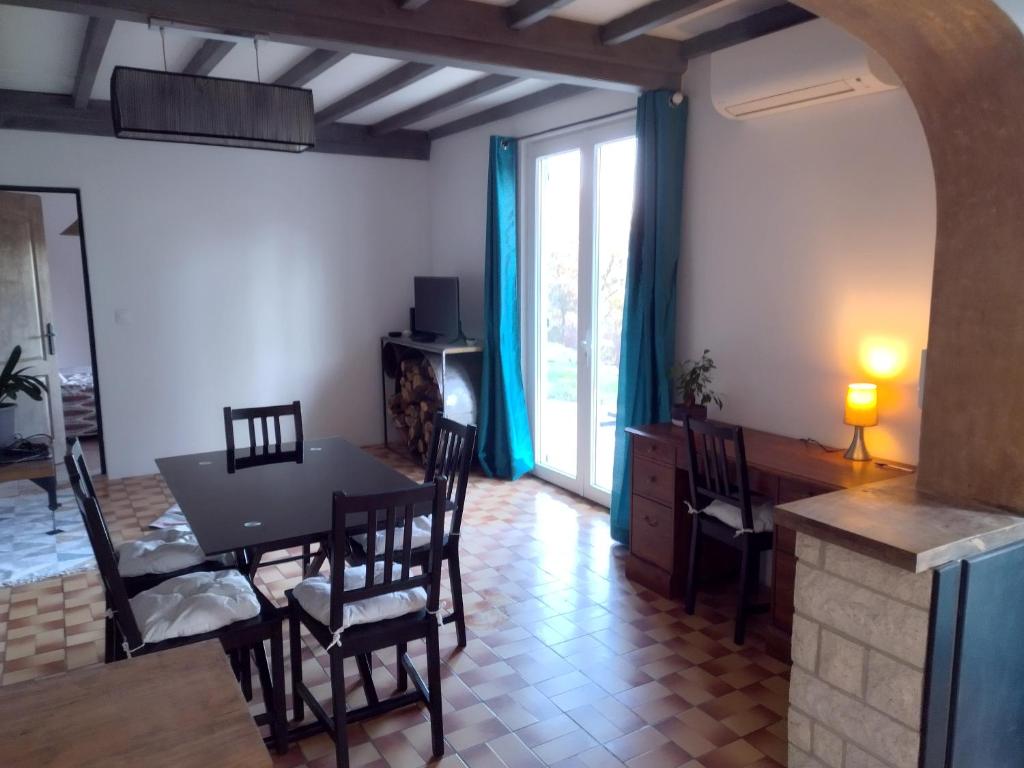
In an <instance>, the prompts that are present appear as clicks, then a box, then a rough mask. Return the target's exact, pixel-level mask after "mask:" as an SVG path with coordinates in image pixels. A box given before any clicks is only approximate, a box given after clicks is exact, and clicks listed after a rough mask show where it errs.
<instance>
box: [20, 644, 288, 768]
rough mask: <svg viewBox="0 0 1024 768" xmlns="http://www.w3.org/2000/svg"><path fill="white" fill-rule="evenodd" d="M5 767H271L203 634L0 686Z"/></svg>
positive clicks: (223, 660)
mask: <svg viewBox="0 0 1024 768" xmlns="http://www.w3.org/2000/svg"><path fill="white" fill-rule="evenodd" d="M0 745H2V746H0V753H2V754H3V756H2V757H0V763H2V764H3V766H4V768H101V767H109V766H117V765H123V766H132V765H136V766H142V765H144V766H146V768H172V766H173V767H174V768H189V767H192V768H207V766H218V768H260V766H265V767H266V768H270V754H269V753H268V752H267V749H266V747H264V746H263V740H262V739H261V738H260V733H259V730H258V729H257V728H256V724H255V723H254V722H253V719H252V717H251V716H250V714H249V708H248V706H247V705H246V703H245V699H243V698H242V692H241V689H240V688H239V687H238V683H236V682H235V678H234V676H233V675H232V674H231V670H230V668H229V667H228V661H227V657H226V656H225V655H224V650H223V649H222V648H221V646H220V643H219V642H217V641H216V640H210V641H208V642H205V643H199V644H198V645H189V646H185V647H183V648H175V649H173V650H169V651H161V652H160V653H154V654H150V655H147V656H138V657H136V658H134V659H127V660H126V661H119V662H116V663H114V664H104V665H100V666H95V667H87V668H85V669H79V670H76V671H74V672H69V673H67V674H64V675H57V676H55V677H48V678H43V679H41V680H30V681H28V682H25V683H18V684H16V685H9V686H5V687H3V688H0Z"/></svg>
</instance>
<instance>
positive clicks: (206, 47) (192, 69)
mask: <svg viewBox="0 0 1024 768" xmlns="http://www.w3.org/2000/svg"><path fill="white" fill-rule="evenodd" d="M234 47H235V44H234V43H232V42H230V41H228V40H212V39H211V40H204V41H203V44H202V45H201V46H199V50H198V51H196V52H195V53H194V54H193V55H192V58H191V59H189V61H188V64H186V65H185V69H184V70H182V71H183V72H184V73H185V74H186V75H204V76H205V75H209V74H210V73H211V72H213V69H214V67H216V66H217V65H218V64H220V63H221V62H222V61H223V60H224V57H225V56H227V55H228V54H229V53H231V49H232V48H234Z"/></svg>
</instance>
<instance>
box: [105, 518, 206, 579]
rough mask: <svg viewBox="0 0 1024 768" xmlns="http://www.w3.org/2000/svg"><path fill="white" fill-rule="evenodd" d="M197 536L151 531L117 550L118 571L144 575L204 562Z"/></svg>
mask: <svg viewBox="0 0 1024 768" xmlns="http://www.w3.org/2000/svg"><path fill="white" fill-rule="evenodd" d="M206 559H207V558H206V554H205V553H204V552H203V550H202V548H201V547H200V546H199V543H198V542H197V541H196V537H195V536H194V535H193V534H192V533H191V532H187V531H177V530H171V529H165V530H160V531H150V532H149V533H147V534H145V535H144V536H143V537H142V538H141V539H137V540H135V541H127V542H125V543H124V544H122V545H121V546H119V547H118V548H117V569H118V571H120V572H121V575H122V576H146V575H148V574H155V573H172V572H174V571H180V570H182V569H183V568H192V567H193V566H196V565H199V564H200V563H202V562H204V561H205V560H206Z"/></svg>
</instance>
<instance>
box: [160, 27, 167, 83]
mask: <svg viewBox="0 0 1024 768" xmlns="http://www.w3.org/2000/svg"><path fill="white" fill-rule="evenodd" d="M164 32H165V29H164V27H160V50H161V51H163V54H164V72H166V71H167V38H166V36H165V35H164Z"/></svg>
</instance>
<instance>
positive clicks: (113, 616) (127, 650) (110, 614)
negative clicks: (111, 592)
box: [103, 608, 146, 659]
mask: <svg viewBox="0 0 1024 768" xmlns="http://www.w3.org/2000/svg"><path fill="white" fill-rule="evenodd" d="M103 615H104V616H106V617H107V618H108V619H110V620H111V621H113V622H114V624H116V625H117V629H118V631H119V632H120V633H121V634H122V635H123V634H124V630H123V629H121V624H120V622H118V620H117V611H115V610H114V609H113V608H107V610H106V611H104V612H103ZM145 647H146V643H145V642H141V643H139V645H138V646H137V647H136V648H132V647H131V646H130V645H128V641H127V640H124V641H122V642H121V650H123V651H124V655H125V656H127V657H128V658H129V659H130V658H131V657H132V654H135V653H138V652H139V651H141V650H142V649H143V648H145Z"/></svg>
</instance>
